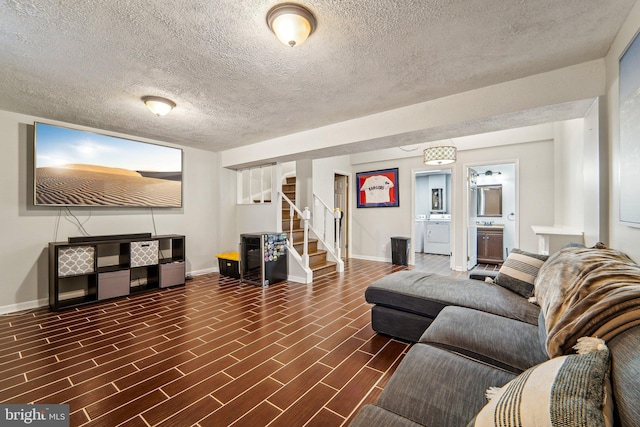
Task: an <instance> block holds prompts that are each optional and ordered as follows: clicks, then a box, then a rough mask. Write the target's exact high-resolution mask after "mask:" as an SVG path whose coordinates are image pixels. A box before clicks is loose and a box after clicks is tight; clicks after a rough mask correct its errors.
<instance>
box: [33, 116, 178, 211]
mask: <svg viewBox="0 0 640 427" xmlns="http://www.w3.org/2000/svg"><path fill="white" fill-rule="evenodd" d="M35 160H36V161H35V197H34V198H35V200H34V202H35V204H36V205H45V206H46V205H49V206H123V207H181V206H182V150H180V149H177V148H171V147H165V146H160V145H155V144H148V143H143V142H138V141H132V140H127V139H122V138H116V137H111V136H106V135H100V134H94V133H90V132H84V131H80V130H75V129H68V128H63V127H58V126H52V125H45V124H42V123H36V158H35Z"/></svg>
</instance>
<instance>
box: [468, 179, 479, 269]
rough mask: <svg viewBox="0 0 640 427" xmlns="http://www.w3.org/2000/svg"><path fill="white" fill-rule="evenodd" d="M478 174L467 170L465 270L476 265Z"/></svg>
mask: <svg viewBox="0 0 640 427" xmlns="http://www.w3.org/2000/svg"><path fill="white" fill-rule="evenodd" d="M477 176H478V173H477V172H476V171H475V170H473V169H471V168H468V169H467V184H468V191H467V206H468V213H467V216H468V217H467V270H471V269H472V268H473V267H475V266H476V265H477V264H478V186H477V183H476V178H477Z"/></svg>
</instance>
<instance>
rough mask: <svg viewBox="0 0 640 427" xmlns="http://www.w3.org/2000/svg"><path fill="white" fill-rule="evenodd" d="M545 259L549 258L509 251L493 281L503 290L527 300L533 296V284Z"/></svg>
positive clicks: (514, 250)
mask: <svg viewBox="0 0 640 427" xmlns="http://www.w3.org/2000/svg"><path fill="white" fill-rule="evenodd" d="M547 258H549V257H548V256H547V255H538V254H532V253H530V252H525V251H521V250H520V249H511V252H509V256H508V257H507V260H506V261H505V262H504V264H502V266H501V267H500V271H498V275H497V276H496V278H495V280H494V281H495V283H496V284H498V285H500V286H502V287H503V288H506V289H509V290H510V291H513V292H515V293H517V294H519V295H522V296H523V297H525V298H529V297H531V296H532V295H533V283H534V282H535V280H536V276H537V275H538V271H540V267H542V265H543V264H544V262H545V261H546V260H547Z"/></svg>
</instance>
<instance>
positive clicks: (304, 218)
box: [280, 192, 311, 269]
mask: <svg viewBox="0 0 640 427" xmlns="http://www.w3.org/2000/svg"><path fill="white" fill-rule="evenodd" d="M280 196H281V197H282V206H285V203H287V204H288V205H289V218H288V219H289V250H292V251H295V252H296V253H297V251H296V249H295V248H294V246H293V221H294V220H295V214H296V213H297V214H298V217H299V218H300V222H301V225H302V230H303V232H304V234H303V244H302V256H301V258H302V264H303V266H304V268H305V269H308V268H309V218H311V212H310V211H309V208H304V211H301V210H300V209H298V208H297V207H296V205H295V204H294V203H293V202H292V201H291V199H289V198H288V197H287V196H286V195H285V194H284V193H282V192H281V193H280ZM283 211H284V209H283ZM283 219H287V218H283Z"/></svg>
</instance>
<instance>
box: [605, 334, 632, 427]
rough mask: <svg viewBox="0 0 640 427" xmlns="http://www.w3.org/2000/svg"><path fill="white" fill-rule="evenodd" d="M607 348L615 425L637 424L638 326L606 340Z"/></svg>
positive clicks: (626, 426)
mask: <svg viewBox="0 0 640 427" xmlns="http://www.w3.org/2000/svg"><path fill="white" fill-rule="evenodd" d="M607 346H608V347H609V350H610V351H611V387H612V389H613V396H614V399H613V400H614V401H615V409H616V415H617V422H616V425H621V426H625V427H631V426H633V427H638V426H640V405H639V404H638V402H640V381H638V378H640V356H639V355H638V351H639V350H638V349H640V326H636V327H634V328H631V329H627V330H626V331H624V332H622V333H620V334H618V335H616V337H615V338H613V339H611V340H609V341H608V342H607Z"/></svg>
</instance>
